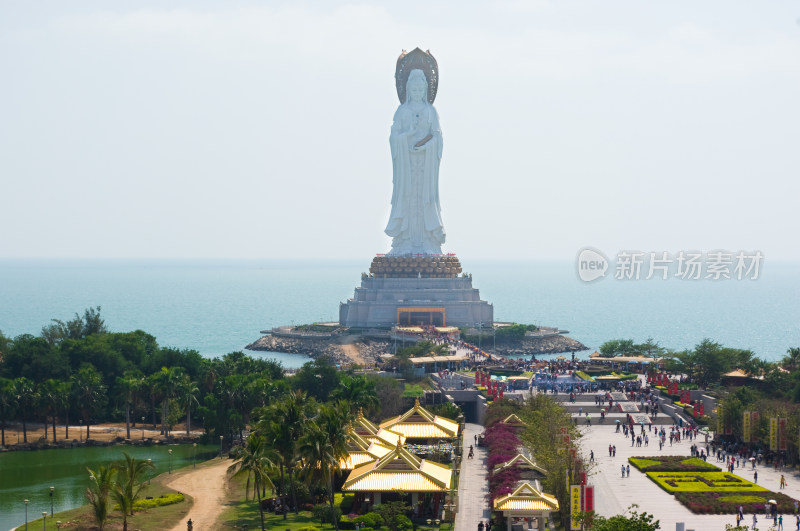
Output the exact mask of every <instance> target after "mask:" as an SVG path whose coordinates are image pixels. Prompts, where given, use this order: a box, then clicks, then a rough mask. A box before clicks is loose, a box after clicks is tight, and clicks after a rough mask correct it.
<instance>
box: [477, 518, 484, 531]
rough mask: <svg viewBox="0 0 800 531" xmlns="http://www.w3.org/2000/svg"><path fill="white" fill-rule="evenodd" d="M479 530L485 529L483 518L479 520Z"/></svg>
mask: <svg viewBox="0 0 800 531" xmlns="http://www.w3.org/2000/svg"><path fill="white" fill-rule="evenodd" d="M478 531H483V520H481V521H480V522H478Z"/></svg>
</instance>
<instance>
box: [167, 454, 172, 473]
mask: <svg viewBox="0 0 800 531" xmlns="http://www.w3.org/2000/svg"><path fill="white" fill-rule="evenodd" d="M167 453H168V454H169V473H170V474H172V448H170V449H169V450H167Z"/></svg>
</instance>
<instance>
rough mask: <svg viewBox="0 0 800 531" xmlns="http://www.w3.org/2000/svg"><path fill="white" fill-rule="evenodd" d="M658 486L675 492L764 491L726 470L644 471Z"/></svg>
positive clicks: (672, 492) (671, 492)
mask: <svg viewBox="0 0 800 531" xmlns="http://www.w3.org/2000/svg"><path fill="white" fill-rule="evenodd" d="M646 474H647V477H649V478H650V479H651V480H653V481H654V482H655V483H656V484H658V486H659V487H661V488H662V489H664V490H665V491H667V492H669V493H670V494H674V493H676V492H744V491H748V492H755V491H766V490H767V489H765V488H764V487H760V486H758V485H756V484H755V483H752V482H750V481H747V480H746V479H743V478H741V477H739V476H735V475H733V474H730V473H728V472H646Z"/></svg>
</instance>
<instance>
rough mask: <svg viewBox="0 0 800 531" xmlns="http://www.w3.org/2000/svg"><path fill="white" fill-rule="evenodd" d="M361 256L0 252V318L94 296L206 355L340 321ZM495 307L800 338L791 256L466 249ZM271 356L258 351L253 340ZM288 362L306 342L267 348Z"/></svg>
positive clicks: (654, 329)
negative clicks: (651, 271)
mask: <svg viewBox="0 0 800 531" xmlns="http://www.w3.org/2000/svg"><path fill="white" fill-rule="evenodd" d="M370 259H371V257H367V258H365V259H364V260H325V261H321V260H305V259H298V260H288V259H286V260H256V259H253V260H148V259H137V260H125V259H94V260H77V259H75V260H71V259H53V260H45V259H2V260H0V331H2V332H3V334H5V335H6V336H7V337H10V338H14V337H16V336H18V335H21V334H33V335H38V334H40V332H41V329H42V327H43V326H45V325H47V324H49V323H50V320H51V319H61V320H66V319H70V318H72V317H73V316H74V314H75V313H80V314H82V313H83V311H84V309H86V308H89V307H96V306H100V307H101V308H102V311H101V315H102V317H103V318H104V319H105V322H106V325H107V327H108V328H109V330H111V331H114V332H127V331H132V330H137V329H140V330H144V331H145V332H148V333H150V334H152V335H154V336H155V337H156V339H157V340H158V343H159V345H162V346H170V347H177V348H189V349H195V350H197V351H199V352H200V353H201V354H202V355H203V356H206V357H215V356H221V355H224V354H226V353H229V352H233V351H238V350H243V349H244V347H245V345H247V344H248V343H250V342H252V341H254V340H255V339H257V338H258V337H260V335H261V334H260V331H261V330H265V329H269V328H272V327H274V326H279V325H290V324H301V323H311V322H320V321H337V320H338V311H339V303H340V302H343V301H345V300H346V299H347V298H348V297H352V295H353V290H354V289H355V287H356V286H357V285H358V284H359V283H360V277H361V273H362V272H363V271H366V270H367V269H368V267H369V262H370ZM462 264H463V267H464V270H465V272H467V273H471V274H472V275H473V283H474V286H475V287H477V288H478V289H480V293H481V298H482V299H484V300H487V301H489V302H490V303H492V304H493V305H494V315H495V320H496V321H509V322H520V323H531V324H537V325H547V326H558V327H560V328H562V329H566V330H569V334H568V335H569V336H570V337H572V338H574V339H576V340H578V341H580V342H581V343H583V344H584V345H586V346H587V348H588V350H587V351H584V352H582V353H579V354H578V356H579V357H586V356H588V354H589V353H591V351H593V350H595V349H597V348H598V347H599V346H600V344H602V343H603V342H604V341H607V340H610V339H617V338H629V339H633V340H634V341H636V342H643V341H645V340H646V339H647V338H653V339H654V340H655V341H657V342H658V343H659V344H660V345H661V346H663V347H666V348H669V349H672V350H676V351H680V350H683V349H689V348H692V347H693V346H694V345H696V344H697V343H699V342H700V341H701V340H702V339H704V338H710V339H712V340H714V341H717V342H719V343H721V344H723V345H725V346H728V347H735V348H743V349H750V350H752V351H753V352H754V353H755V355H756V356H758V357H761V358H763V359H766V360H768V361H776V360H779V359H780V358H782V357H783V355H784V354H785V353H786V350H787V349H788V348H790V347H796V346H800V305H798V304H797V301H798V300H800V278H798V275H797V272H799V271H800V263H798V262H793V261H783V262H779V261H775V262H769V261H767V262H765V264H764V265H763V267H762V270H761V272H760V276H759V278H758V279H757V280H733V279H731V280H716V281H714V280H680V279H675V278H670V279H668V280H661V279H651V280H625V281H623V280H616V279H614V278H613V275H611V276H609V278H605V279H602V280H600V281H596V282H592V283H586V282H582V281H581V280H580V279H579V278H578V276H577V275H576V272H575V265H574V262H572V261H568V260H560V261H558V260H551V261H508V260H506V261H499V260H479V259H475V260H469V259H468V260H463V259H462ZM253 354H254V355H264V356H267V357H271V356H270V355H269V354H267V353H253ZM273 357H275V358H276V359H279V360H281V361H282V362H284V365H285V366H287V367H296V366H299V365H300V364H302V362H303V361H305V360H307V358H305V357H304V356H296V355H275V356H273Z"/></svg>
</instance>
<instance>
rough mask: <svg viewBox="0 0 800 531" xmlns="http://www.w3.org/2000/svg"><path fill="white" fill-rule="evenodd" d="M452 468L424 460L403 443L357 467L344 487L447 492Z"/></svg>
mask: <svg viewBox="0 0 800 531" xmlns="http://www.w3.org/2000/svg"><path fill="white" fill-rule="evenodd" d="M452 478H453V471H452V470H451V469H450V467H448V466H446V465H442V464H440V463H435V462H433V461H429V460H427V459H420V458H419V457H417V456H415V455H414V454H412V453H411V452H409V451H408V450H406V449H405V448H403V446H402V445H401V444H398V445H397V446H396V447H395V448H394V449H393V450H391V451H390V452H389V453H387V454H386V455H384V456H383V457H381V458H380V459H377V460H375V461H372V462H369V463H366V464H363V465H361V466H358V467H356V468H355V469H354V470H353V471H352V472H350V475H349V476H348V477H347V480H346V481H345V482H344V485H343V486H342V491H344V492H391V491H398V490H399V491H404V492H446V491H447V490H449V489H450V485H451V482H452Z"/></svg>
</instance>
